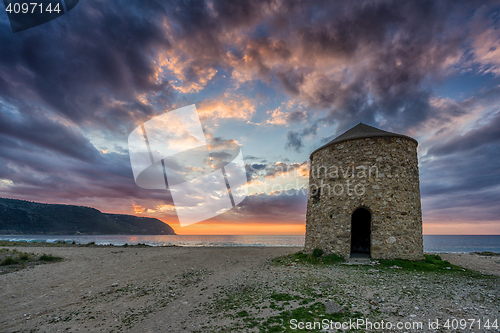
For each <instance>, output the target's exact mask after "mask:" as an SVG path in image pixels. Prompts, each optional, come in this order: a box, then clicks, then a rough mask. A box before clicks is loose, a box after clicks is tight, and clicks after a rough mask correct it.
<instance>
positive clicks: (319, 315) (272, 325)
mask: <svg viewBox="0 0 500 333" xmlns="http://www.w3.org/2000/svg"><path fill="white" fill-rule="evenodd" d="M361 316H362V315H361V314H360V313H352V314H351V313H350V312H348V311H346V312H344V313H333V314H326V313H325V305H324V304H323V303H321V302H316V303H314V304H311V305H310V306H303V307H299V308H296V309H293V310H291V311H290V310H287V311H282V312H281V313H280V314H279V315H277V316H272V317H269V318H267V320H265V321H264V322H263V323H262V324H261V325H260V326H259V330H260V332H311V331H312V330H311V329H302V330H301V329H298V328H292V325H291V323H292V319H294V320H295V322H296V323H298V322H319V321H321V320H324V319H327V320H328V321H330V320H331V321H333V322H344V321H348V320H349V319H352V320H356V319H358V318H361ZM316 330H317V329H316ZM316 330H314V331H316Z"/></svg>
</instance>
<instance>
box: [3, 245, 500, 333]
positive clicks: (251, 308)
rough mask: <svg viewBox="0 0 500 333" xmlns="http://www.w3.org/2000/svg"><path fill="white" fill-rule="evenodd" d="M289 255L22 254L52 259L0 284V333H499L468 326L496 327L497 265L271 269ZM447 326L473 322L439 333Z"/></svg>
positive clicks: (462, 260)
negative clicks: (329, 323) (350, 329)
mask: <svg viewBox="0 0 500 333" xmlns="http://www.w3.org/2000/svg"><path fill="white" fill-rule="evenodd" d="M11 248H13V247H11ZM16 248H17V249H19V250H20V251H23V250H27V249H26V248H23V247H16ZM299 250H300V249H299V248H283V247H280V248H271V247H262V248H256V247H251V248H250V247H237V248H234V247H227V248H187V247H165V248H162V247H158V248H152V247H146V248H132V247H129V248H123V247H53V248H51V247H42V248H37V247H31V248H29V252H35V253H47V254H53V255H56V256H60V257H63V258H64V260H63V261H61V262H57V263H51V264H45V265H38V266H35V267H31V268H27V269H24V270H21V271H17V272H12V273H8V274H3V275H0V281H1V282H0V304H1V306H0V332H17V331H18V332H123V331H129V332H259V331H283V330H284V329H286V331H290V332H296V331H300V330H293V329H291V328H290V327H291V326H290V325H291V322H290V320H291V319H298V320H299V321H300V320H305V319H307V320H309V319H310V320H314V321H320V320H323V319H326V318H329V319H332V318H333V319H335V320H337V321H339V322H345V321H348V320H349V319H352V320H370V321H371V322H380V321H381V320H384V321H385V322H387V321H390V322H391V323H394V324H396V323H398V322H401V323H410V324H411V323H415V322H417V323H418V322H422V323H423V327H422V329H416V330H413V329H406V330H404V329H403V330H392V331H396V332H397V331H400V332H414V331H415V332H417V331H418V332H499V331H500V329H495V328H493V327H490V329H489V330H487V329H485V328H483V327H481V328H480V329H479V328H478V323H477V320H479V319H481V325H483V324H484V323H485V322H486V320H489V322H490V323H493V322H494V320H497V322H500V313H499V311H500V301H499V294H500V283H499V282H500V278H499V277H498V275H500V264H499V263H498V262H499V261H500V257H480V256H478V255H470V254H462V255H460V254H441V255H442V257H443V258H444V259H446V260H448V261H450V262H451V263H453V264H457V265H460V266H462V267H466V268H471V269H475V270H478V271H482V272H485V273H488V274H489V275H481V274H479V273H473V272H470V271H465V272H463V271H461V270H458V271H453V272H452V271H449V272H447V271H444V272H417V271H407V270H401V269H397V268H394V269H383V268H380V267H377V266H376V265H373V266H369V265H367V266H354V265H352V266H351V265H344V264H337V265H333V266H312V265H310V264H302V263H295V262H291V263H288V264H287V263H285V264H276V263H275V262H272V261H271V259H272V258H276V257H278V256H281V255H286V254H288V253H293V252H297V251H299ZM294 316H296V317H297V318H295V317H294ZM454 319H455V320H456V323H457V324H458V323H459V320H460V319H466V320H469V319H475V320H476V322H474V325H473V327H472V328H469V326H468V327H467V329H463V330H452V329H450V330H448V329H446V328H444V327H442V324H445V323H446V320H450V324H452V321H453V320H454ZM429 320H431V321H432V322H434V321H435V320H438V321H439V323H440V324H441V328H439V329H438V330H434V329H430V328H429V327H428V322H429ZM469 324H470V321H469ZM498 324H499V325H500V323H498ZM406 325H408V324H406ZM499 327H500V326H499ZM303 331H307V330H303ZM316 331H321V330H316ZM323 331H327V330H323ZM328 331H332V332H336V331H337V330H336V329H329V330H328ZM338 331H339V332H340V331H342V330H338ZM345 331H347V330H345ZM359 331H363V330H359ZM367 331H370V330H367ZM372 331H376V332H380V331H384V330H382V329H378V330H377V329H373V330H372Z"/></svg>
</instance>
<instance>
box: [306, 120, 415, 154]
mask: <svg viewBox="0 0 500 333" xmlns="http://www.w3.org/2000/svg"><path fill="white" fill-rule="evenodd" d="M377 136H378V137H380V136H385V137H387V136H396V137H401V138H406V139H409V140H412V141H415V143H417V144H418V142H417V140H415V139H413V138H410V137H409V136H406V135H402V134H397V133H391V132H387V131H383V130H381V129H378V128H375V127H373V126H369V125H365V124H363V123H359V124H357V125H356V126H354V127H353V128H351V129H350V130H348V131H346V132H344V133H343V134H341V135H339V136H338V137H336V138H335V139H333V140H332V141H330V142H328V143H327V144H325V145H323V146H321V147H319V148H318V149H316V150H315V151H313V152H312V153H311V156H312V155H313V154H314V153H315V152H317V151H318V150H321V149H323V148H325V147H328V146H330V145H333V144H337V143H339V142H343V141H348V140H354V139H363V138H372V137H377Z"/></svg>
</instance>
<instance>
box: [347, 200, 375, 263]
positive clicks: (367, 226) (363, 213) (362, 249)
mask: <svg viewBox="0 0 500 333" xmlns="http://www.w3.org/2000/svg"><path fill="white" fill-rule="evenodd" d="M371 219H372V216H371V214H370V212H369V211H368V209H366V208H358V209H356V210H355V211H354V212H353V213H352V216H351V255H352V254H353V253H356V254H364V255H366V254H368V255H370V234H371Z"/></svg>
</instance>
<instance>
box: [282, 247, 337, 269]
mask: <svg viewBox="0 0 500 333" xmlns="http://www.w3.org/2000/svg"><path fill="white" fill-rule="evenodd" d="M317 250H319V251H316V249H315V251H316V252H313V254H306V253H303V252H302V251H299V252H297V253H294V254H292V255H291V259H292V260H293V261H296V262H297V261H298V262H303V263H304V262H307V263H309V264H313V265H322V264H324V265H331V264H336V263H341V262H345V259H344V258H343V257H341V256H339V255H337V254H327V255H323V253H322V252H323V250H321V249H317ZM297 259H298V260H297Z"/></svg>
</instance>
